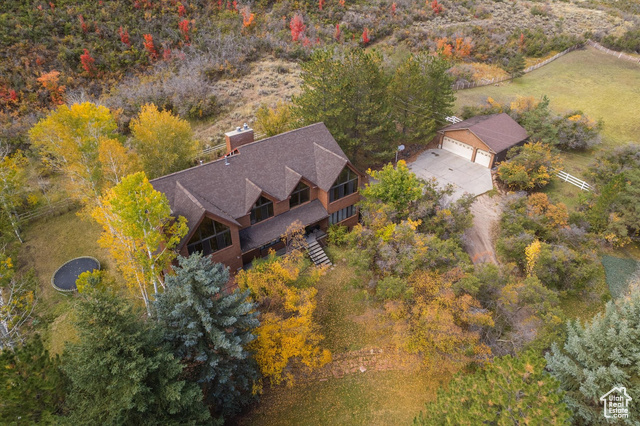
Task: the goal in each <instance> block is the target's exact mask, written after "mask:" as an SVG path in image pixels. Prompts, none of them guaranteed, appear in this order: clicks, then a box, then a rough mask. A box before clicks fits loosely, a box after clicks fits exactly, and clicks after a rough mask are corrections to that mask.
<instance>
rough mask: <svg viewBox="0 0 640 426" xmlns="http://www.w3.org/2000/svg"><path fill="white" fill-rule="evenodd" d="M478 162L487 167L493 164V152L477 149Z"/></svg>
mask: <svg viewBox="0 0 640 426" xmlns="http://www.w3.org/2000/svg"><path fill="white" fill-rule="evenodd" d="M476 163H478V164H481V165H483V166H485V167H489V165H490V164H491V154H489V153H488V152H487V151H483V150H481V149H479V150H477V151H476Z"/></svg>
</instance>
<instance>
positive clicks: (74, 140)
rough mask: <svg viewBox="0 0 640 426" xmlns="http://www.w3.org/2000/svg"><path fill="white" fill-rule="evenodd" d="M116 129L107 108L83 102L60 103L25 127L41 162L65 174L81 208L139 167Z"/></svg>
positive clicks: (92, 203)
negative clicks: (29, 127)
mask: <svg viewBox="0 0 640 426" xmlns="http://www.w3.org/2000/svg"><path fill="white" fill-rule="evenodd" d="M116 129H117V124H116V121H115V119H114V118H113V115H112V114H111V112H110V111H109V109H108V108H106V107H104V106H101V105H95V104H93V103H91V102H84V103H82V104H73V105H71V106H70V107H69V106H67V105H60V106H59V107H58V108H56V109H55V110H53V111H51V112H50V113H49V115H48V116H47V117H45V118H43V119H42V120H40V121H39V122H38V123H37V124H36V125H35V126H33V128H32V129H31V130H30V131H29V137H30V139H31V142H32V143H33V146H34V147H35V148H36V149H37V150H38V151H39V152H40V155H41V156H42V159H43V162H44V163H45V164H47V165H48V166H50V167H51V168H53V169H54V170H56V171H59V172H61V173H62V174H63V175H64V176H65V177H66V179H65V183H66V187H67V190H68V192H69V194H70V196H71V197H72V198H73V199H75V200H77V201H80V202H81V203H82V204H83V205H84V206H85V207H86V209H85V212H90V211H91V209H92V208H93V207H95V206H96V205H98V204H99V203H100V196H101V195H102V192H103V191H104V190H105V189H107V188H109V187H110V186H112V185H113V184H117V183H118V182H119V181H120V180H121V179H122V177H123V176H124V175H125V174H128V173H131V172H133V171H137V170H139V168H138V167H139V166H138V165H137V159H136V156H135V154H133V153H132V152H130V151H129V150H127V149H126V148H124V147H123V146H122V144H121V143H120V142H119V141H118V140H117V138H116V136H117V135H116Z"/></svg>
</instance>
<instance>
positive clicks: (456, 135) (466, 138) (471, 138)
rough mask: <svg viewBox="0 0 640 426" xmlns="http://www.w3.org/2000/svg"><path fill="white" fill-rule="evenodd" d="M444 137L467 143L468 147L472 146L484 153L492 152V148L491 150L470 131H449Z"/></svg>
mask: <svg viewBox="0 0 640 426" xmlns="http://www.w3.org/2000/svg"><path fill="white" fill-rule="evenodd" d="M444 136H446V137H448V138H451V139H455V140H457V141H459V142H462V143H466V144H467V145H471V146H472V147H474V148H476V149H478V148H480V149H482V150H484V151H488V152H491V148H489V147H488V146H487V145H486V144H485V143H484V142H482V141H481V140H480V139H479V138H478V137H477V136H476V135H474V134H473V132H471V131H469V130H449V131H447V132H444ZM474 152H475V150H474Z"/></svg>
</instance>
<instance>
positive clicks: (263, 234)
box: [240, 200, 329, 252]
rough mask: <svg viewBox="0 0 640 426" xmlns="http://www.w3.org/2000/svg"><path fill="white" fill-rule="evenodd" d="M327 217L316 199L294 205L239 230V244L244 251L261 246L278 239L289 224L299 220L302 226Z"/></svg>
mask: <svg viewBox="0 0 640 426" xmlns="http://www.w3.org/2000/svg"><path fill="white" fill-rule="evenodd" d="M326 217H329V214H328V213H327V211H326V210H325V209H324V207H323V206H322V203H321V202H320V201H318V200H313V201H311V202H310V203H306V204H303V205H301V206H300V207H296V208H295V209H293V210H289V211H288V212H286V213H282V214H279V215H278V216H275V217H272V218H270V219H267V220H265V221H264V222H260V223H258V224H255V225H253V226H250V227H248V228H245V229H243V230H241V231H240V246H241V247H242V251H243V252H246V251H249V250H253V249H254V248H258V247H261V246H263V245H265V244H268V243H270V242H272V241H274V240H276V239H278V238H279V237H280V236H281V235H282V234H284V233H285V232H286V231H287V228H289V225H291V224H292V223H293V222H295V221H297V220H299V221H300V222H302V226H307V225H311V224H313V223H316V222H317V221H319V220H322V219H324V218H326Z"/></svg>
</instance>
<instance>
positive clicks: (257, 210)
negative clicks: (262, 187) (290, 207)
mask: <svg viewBox="0 0 640 426" xmlns="http://www.w3.org/2000/svg"><path fill="white" fill-rule="evenodd" d="M271 216H273V202H272V201H271V200H269V199H268V198H265V197H262V196H261V197H260V198H258V201H256V203H255V204H254V206H253V209H251V224H252V225H253V224H254V223H258V222H262V221H263V220H265V219H268V218H270V217H271Z"/></svg>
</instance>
